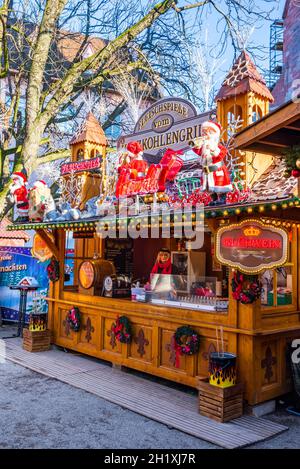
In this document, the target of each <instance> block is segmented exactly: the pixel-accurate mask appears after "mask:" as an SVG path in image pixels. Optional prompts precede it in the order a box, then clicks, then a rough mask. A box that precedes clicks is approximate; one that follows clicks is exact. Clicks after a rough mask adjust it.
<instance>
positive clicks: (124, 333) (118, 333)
mask: <svg viewBox="0 0 300 469" xmlns="http://www.w3.org/2000/svg"><path fill="white" fill-rule="evenodd" d="M111 330H112V332H113V333H114V335H115V338H116V339H117V340H118V341H119V342H121V343H122V344H129V343H130V342H131V338H132V334H131V324H130V321H129V319H128V318H127V317H126V316H121V317H119V316H118V317H117V320H116V322H115V323H113V325H112V327H111Z"/></svg>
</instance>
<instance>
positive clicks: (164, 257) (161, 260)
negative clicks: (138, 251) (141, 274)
mask: <svg viewBox="0 0 300 469" xmlns="http://www.w3.org/2000/svg"><path fill="white" fill-rule="evenodd" d="M178 273H179V271H178V268H177V267H176V265H174V264H172V262H171V252H170V250H169V249H167V248H162V249H161V250H160V251H159V253H158V255H157V258H156V262H155V264H154V266H153V268H152V270H151V274H167V275H178Z"/></svg>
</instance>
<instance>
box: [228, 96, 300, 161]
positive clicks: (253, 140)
mask: <svg viewBox="0 0 300 469" xmlns="http://www.w3.org/2000/svg"><path fill="white" fill-rule="evenodd" d="M294 145H300V102H298V103H297V102H293V101H289V102H288V103H286V104H284V105H283V106H280V107H279V108H277V109H276V110H275V111H273V112H270V114H267V115H266V116H264V117H263V118H262V119H260V120H259V121H257V122H255V123H254V124H251V125H250V126H248V127H246V128H245V129H243V130H242V131H241V132H239V133H237V134H236V136H235V140H234V147H235V149H237V150H244V151H253V152H257V153H265V154H269V155H278V156H279V155H281V154H282V153H283V152H284V151H285V150H286V149H288V148H290V147H291V146H294Z"/></svg>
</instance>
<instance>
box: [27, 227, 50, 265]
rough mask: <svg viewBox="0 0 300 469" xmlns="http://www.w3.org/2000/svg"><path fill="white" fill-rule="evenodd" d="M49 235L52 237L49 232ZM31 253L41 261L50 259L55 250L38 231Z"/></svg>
mask: <svg viewBox="0 0 300 469" xmlns="http://www.w3.org/2000/svg"><path fill="white" fill-rule="evenodd" d="M48 236H49V237H50V236H51V235H50V234H48ZM52 238H53V237H52ZM53 241H54V238H53ZM31 254H32V256H33V257H35V258H36V259H38V260H39V261H41V262H45V261H48V260H49V259H51V257H52V256H53V252H52V251H51V250H50V249H49V248H48V246H47V244H46V243H45V241H44V240H43V239H42V238H41V237H40V236H39V235H38V234H37V233H36V234H35V235H34V238H33V242H32V249H31Z"/></svg>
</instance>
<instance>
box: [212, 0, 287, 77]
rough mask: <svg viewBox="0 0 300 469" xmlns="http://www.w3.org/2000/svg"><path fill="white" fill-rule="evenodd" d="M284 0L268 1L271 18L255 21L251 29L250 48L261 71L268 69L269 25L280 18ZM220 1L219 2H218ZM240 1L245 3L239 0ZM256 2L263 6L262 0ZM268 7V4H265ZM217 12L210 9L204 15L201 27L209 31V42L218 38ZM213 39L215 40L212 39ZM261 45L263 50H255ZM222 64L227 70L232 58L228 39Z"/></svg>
mask: <svg viewBox="0 0 300 469" xmlns="http://www.w3.org/2000/svg"><path fill="white" fill-rule="evenodd" d="M285 2H286V0H274V1H270V3H269V5H270V9H271V8H272V7H273V8H274V11H273V12H272V20H270V21H268V20H265V21H261V22H260V23H257V26H256V28H255V30H254V31H253V33H252V35H251V38H250V48H252V47H254V50H253V54H254V59H255V62H256V64H257V65H258V66H259V67H260V68H261V70H262V71H268V69H269V42H270V26H271V24H272V22H273V21H274V20H275V19H280V18H282V14H283V10H284V5H285ZM219 3H221V2H219ZM241 3H245V2H243V1H241ZM256 3H257V4H259V6H260V7H261V8H265V7H264V6H263V2H261V1H260V0H256ZM266 7H268V4H266ZM218 18H219V16H218V13H217V12H216V11H212V12H211V13H210V14H209V15H208V14H207V15H206V24H205V23H204V26H203V28H205V29H207V30H208V32H209V37H210V38H211V42H212V43H214V42H217V41H218V39H219V34H218V33H217V32H216V24H217V21H218ZM214 40H215V41H214ZM260 46H263V47H264V48H265V50H264V51H263V52H259V51H257V52H256V51H255V47H260ZM223 59H224V61H225V62H224V65H223V66H222V69H224V72H226V70H228V69H229V68H230V66H231V64H232V62H233V60H234V50H233V47H232V46H231V44H230V41H228V44H227V48H226V51H225V52H224V55H223Z"/></svg>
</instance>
